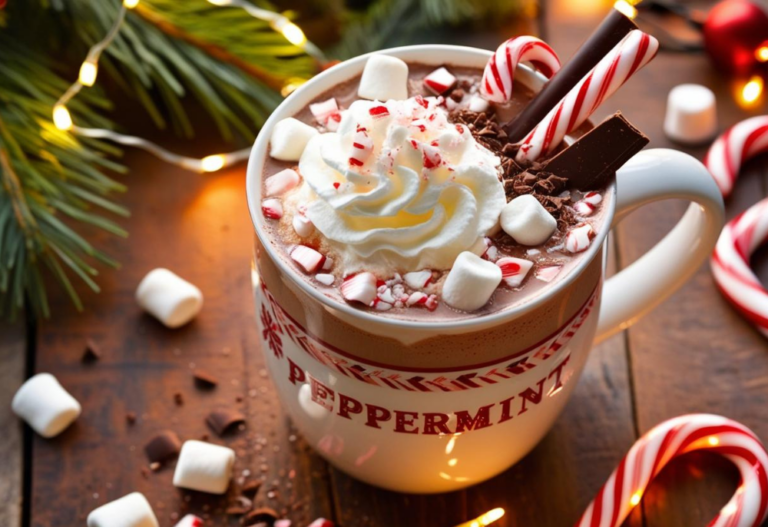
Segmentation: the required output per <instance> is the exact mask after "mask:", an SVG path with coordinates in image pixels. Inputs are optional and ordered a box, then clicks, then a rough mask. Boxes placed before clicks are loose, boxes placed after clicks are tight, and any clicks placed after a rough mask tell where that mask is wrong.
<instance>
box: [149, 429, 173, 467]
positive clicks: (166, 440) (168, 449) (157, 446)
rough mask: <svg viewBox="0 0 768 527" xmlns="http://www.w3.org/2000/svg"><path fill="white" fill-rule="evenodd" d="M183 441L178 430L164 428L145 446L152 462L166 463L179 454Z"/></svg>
mask: <svg viewBox="0 0 768 527" xmlns="http://www.w3.org/2000/svg"><path fill="white" fill-rule="evenodd" d="M180 451H181V441H180V440H179V436H177V435H176V432H173V431H171V430H163V431H162V432H160V433H159V434H157V435H156V436H155V437H153V438H152V439H151V440H150V441H149V443H147V444H146V445H145V446H144V452H146V454H147V458H148V459H149V461H150V462H151V463H164V462H166V461H168V460H171V459H173V458H175V457H176V456H178V455H179V452H180Z"/></svg>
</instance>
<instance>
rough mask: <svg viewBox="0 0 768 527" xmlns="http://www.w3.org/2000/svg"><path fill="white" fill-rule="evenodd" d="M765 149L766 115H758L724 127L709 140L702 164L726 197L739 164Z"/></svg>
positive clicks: (739, 166)
mask: <svg viewBox="0 0 768 527" xmlns="http://www.w3.org/2000/svg"><path fill="white" fill-rule="evenodd" d="M766 151H768V115H762V116H760V117H752V118H750V119H746V120H744V121H741V122H740V123H738V124H736V125H734V126H732V127H731V128H729V129H728V130H726V131H725V133H724V134H723V135H721V136H720V137H718V138H717V140H716V141H715V142H714V143H712V146H711V147H710V148H709V152H707V157H706V159H704V164H705V165H706V166H707V168H708V169H709V171H710V172H711V173H712V177H714V178H715V182H716V183H717V186H718V187H720V191H721V192H722V193H723V197H728V196H729V195H730V193H731V191H732V190H733V184H734V183H735V182H736V177H737V176H738V175H739V170H741V165H742V164H744V163H745V162H746V161H747V160H748V159H750V158H751V157H753V156H756V155H757V154H760V153H762V152H766Z"/></svg>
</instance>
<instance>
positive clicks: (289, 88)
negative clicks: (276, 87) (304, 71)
mask: <svg viewBox="0 0 768 527" xmlns="http://www.w3.org/2000/svg"><path fill="white" fill-rule="evenodd" d="M305 82H307V80H306V79H300V78H298V77H292V78H290V79H288V80H287V81H285V84H284V85H283V87H282V88H281V89H280V95H282V96H283V97H288V96H289V95H290V94H292V93H293V92H295V91H296V89H297V88H298V87H299V86H301V85H302V84H304V83H305Z"/></svg>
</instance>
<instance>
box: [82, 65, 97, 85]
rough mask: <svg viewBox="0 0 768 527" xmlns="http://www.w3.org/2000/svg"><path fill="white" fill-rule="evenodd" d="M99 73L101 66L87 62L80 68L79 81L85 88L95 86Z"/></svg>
mask: <svg viewBox="0 0 768 527" xmlns="http://www.w3.org/2000/svg"><path fill="white" fill-rule="evenodd" d="M98 73H99V66H98V64H97V63H96V62H95V61H93V62H92V61H90V60H86V61H85V62H83V65H82V66H80V75H79V76H78V78H77V80H78V81H80V84H82V85H83V86H93V84H94V83H95V82H96V75H97V74H98Z"/></svg>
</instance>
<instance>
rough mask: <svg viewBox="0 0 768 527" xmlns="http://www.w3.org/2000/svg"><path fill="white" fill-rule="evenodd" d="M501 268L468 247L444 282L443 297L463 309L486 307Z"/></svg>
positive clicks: (453, 305) (497, 283)
mask: <svg viewBox="0 0 768 527" xmlns="http://www.w3.org/2000/svg"><path fill="white" fill-rule="evenodd" d="M501 276H502V274H501V269H500V268H499V266H497V265H496V264H494V263H492V262H489V261H488V260H483V259H482V258H480V257H479V256H477V255H476V254H473V253H471V252H469V251H464V252H463V253H461V254H460V255H459V256H458V258H456V261H455V262H453V267H452V268H451V270H450V271H449V272H448V277H447V278H446V279H445V283H444V284H443V300H444V301H445V303H446V304H448V305H449V306H452V307H455V308H456V309H461V310H464V311H474V310H476V309H480V308H481V307H483V306H484V305H485V304H486V303H487V302H488V300H489V299H490V298H491V295H492V294H493V292H494V291H495V290H496V288H497V287H498V285H499V284H500V283H501Z"/></svg>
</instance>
